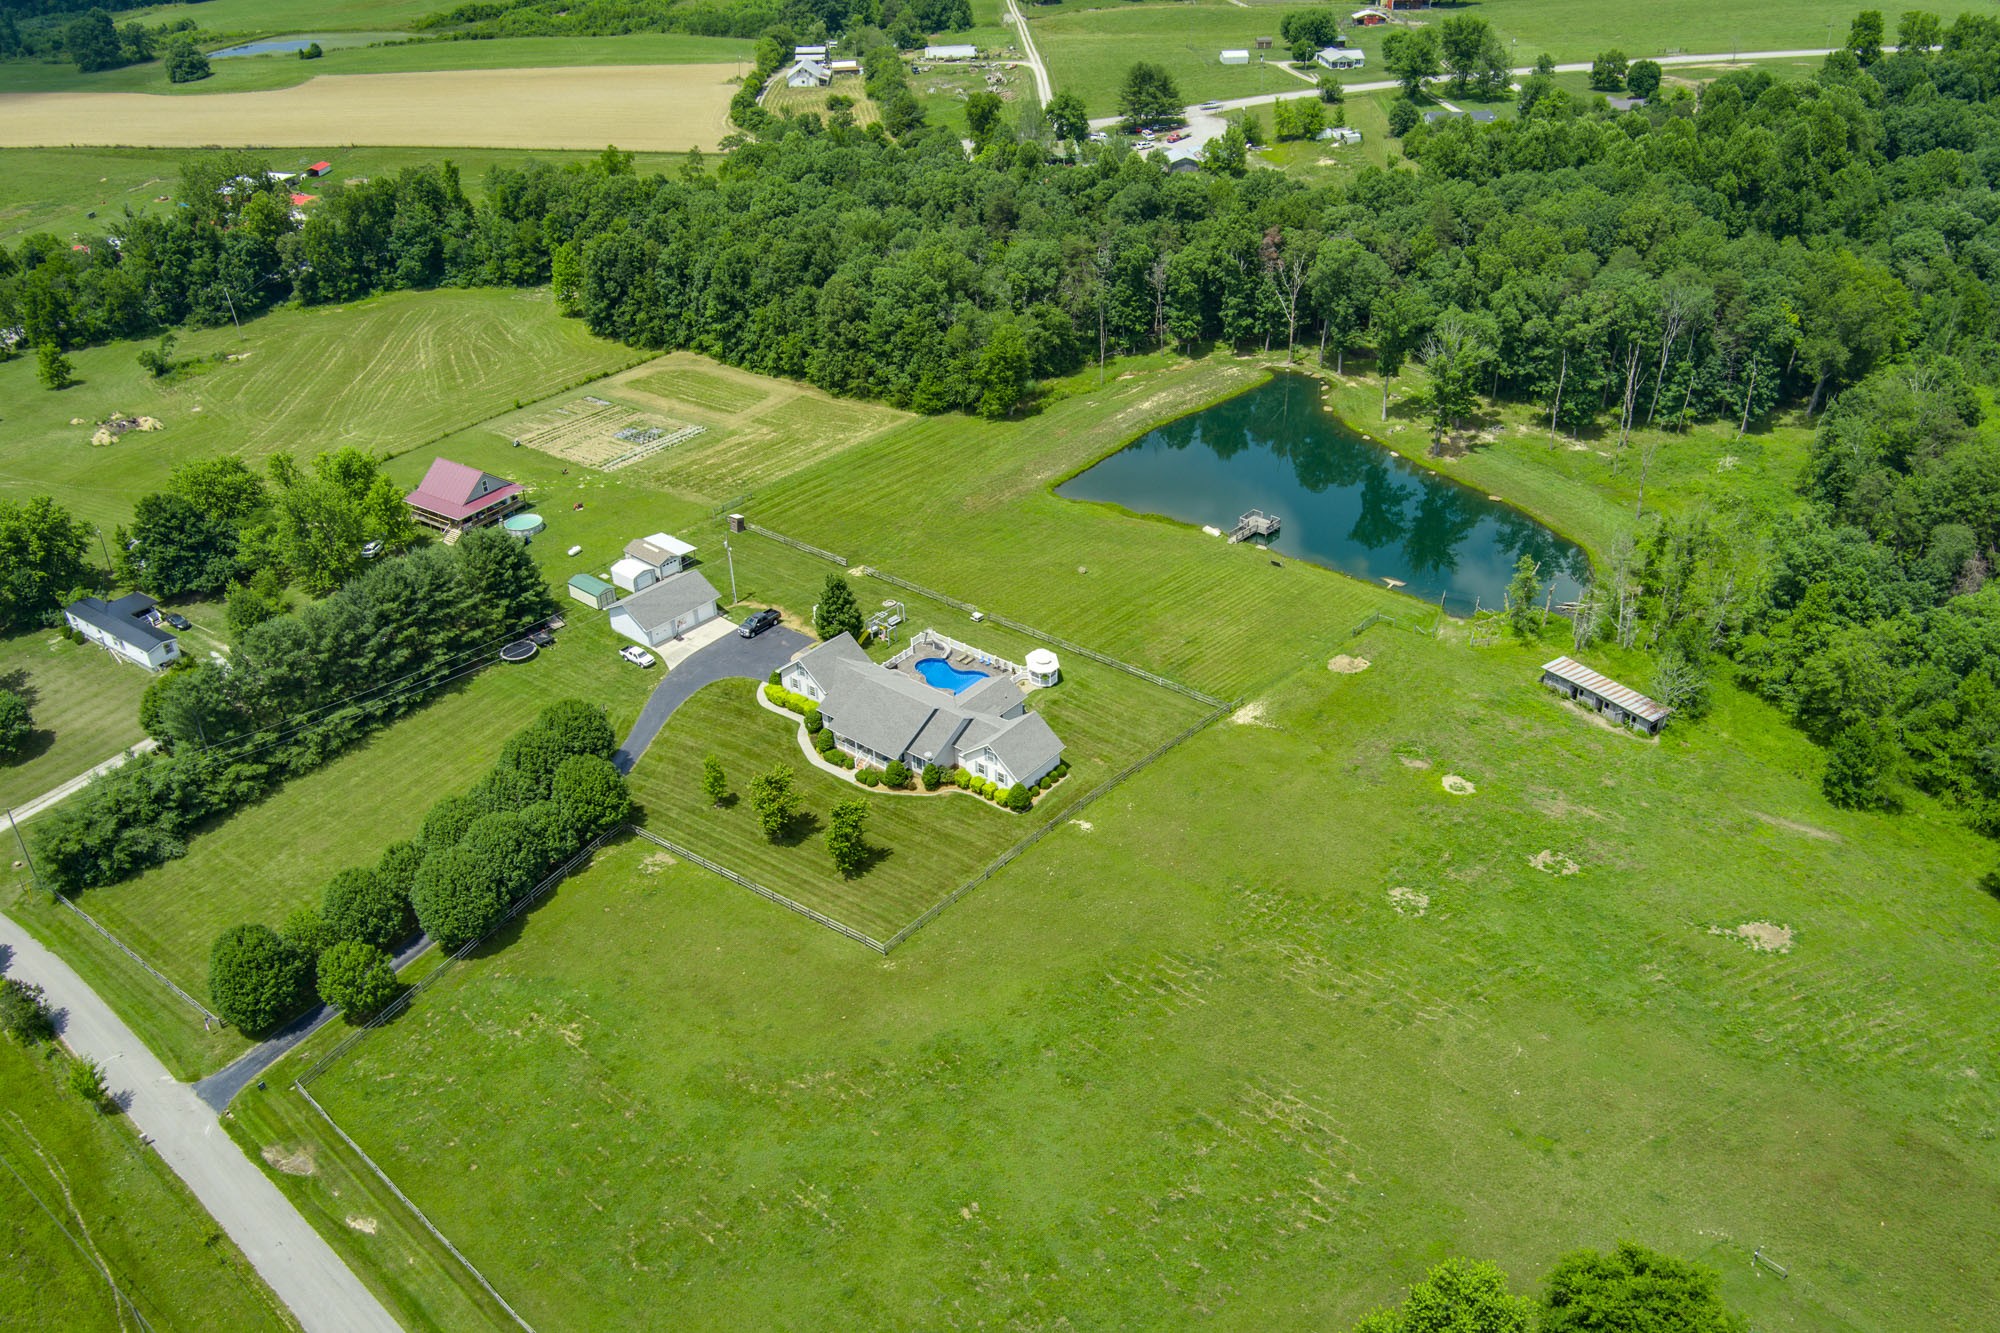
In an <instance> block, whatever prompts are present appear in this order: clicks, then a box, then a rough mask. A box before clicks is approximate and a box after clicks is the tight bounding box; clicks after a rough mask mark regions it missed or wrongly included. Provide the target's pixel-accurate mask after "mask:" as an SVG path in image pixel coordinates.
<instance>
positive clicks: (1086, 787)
mask: <svg viewBox="0 0 2000 1333" xmlns="http://www.w3.org/2000/svg"><path fill="white" fill-rule="evenodd" d="M774 546H775V544H773V543H761V544H760V545H759V546H758V547H757V548H753V549H754V552H755V554H756V556H757V557H758V558H759V560H760V562H761V557H762V556H763V555H764V554H765V553H767V552H769V551H771V550H773V549H774ZM776 549H782V548H776ZM751 554H752V552H750V551H746V557H748V556H750V555H751ZM743 563H744V564H745V565H749V564H750V563H751V560H750V559H749V558H746V559H745V560H744V561H743ZM857 582H861V583H862V586H861V587H860V588H859V589H858V591H859V592H860V593H861V595H862V596H863V597H864V598H868V597H870V596H871V595H872V594H874V593H875V592H877V591H882V592H892V593H897V594H898V595H899V596H900V595H901V594H900V590H897V589H893V588H887V587H884V586H882V585H879V584H871V583H866V582H865V581H857ZM807 595H809V594H807ZM769 600H772V601H777V602H780V603H781V604H782V603H783V601H784V600H785V599H780V598H772V599H769ZM909 600H912V601H917V602H918V604H917V605H915V606H911V608H910V611H911V617H912V618H911V621H910V628H912V629H918V628H922V627H924V626H926V625H929V624H933V623H936V622H938V621H939V620H942V619H943V617H941V616H937V615H933V614H930V613H927V612H926V611H924V610H923V609H921V607H922V604H921V601H920V600H918V599H909ZM792 605H798V602H797V601H793V602H792ZM938 628H940V629H943V630H944V631H945V632H946V633H948V634H950V635H951V636H952V637H954V638H960V639H964V640H965V641H967V642H970V643H974V644H976V645H977V646H978V647H980V648H982V649H985V650H987V651H989V652H993V653H997V654H1000V655H1002V656H1008V657H1011V658H1013V659H1015V660H1018V659H1019V657H1020V656H1021V655H1022V653H1024V652H1025V650H1026V646H1027V645H1028V643H1029V641H1028V640H1026V639H1023V638H1022V637H1021V636H1018V635H1015V634H1011V633H1008V632H1006V631H1002V630H999V629H998V628H997V627H995V626H989V625H970V624H968V623H966V622H965V620H964V617H963V616H953V617H952V618H951V621H949V622H946V623H944V624H939V625H938ZM755 696H756V687H755V686H753V685H752V684H751V683H750V682H748V681H724V682H719V683H717V684H714V685H710V686H707V687H706V688H704V689H703V690H702V691H701V692H700V693H698V694H696V695H695V696H694V698H692V699H690V700H689V701H688V702H687V703H685V704H683V705H681V708H680V710H679V711H678V712H676V713H675V714H674V716H673V718H672V720H671V721H669V722H668V723H667V726H666V729H665V730H664V731H662V732H661V734H660V737H659V739H657V740H655V741H654V742H653V745H652V748H651V749H649V750H648V751H647V752H646V755H645V757H644V758H643V759H642V760H640V762H639V764H638V766H637V767H636V768H635V769H634V770H633V773H632V794H633V798H634V800H635V801H636V802H637V804H638V805H639V806H640V807H641V809H642V810H643V812H644V817H643V820H642V822H643V823H644V824H645V826H646V827H647V828H649V829H652V830H653V831H654V832H656V833H658V834H659V835H660V836H662V837H664V838H668V839H670V840H672V841H674V842H677V843H679V844H680V845H682V846H684V847H687V848H689V849H690V850H692V851H695V852H699V853H701V854H702V855H704V856H706V857H708V858H709V859H711V860H713V861H716V862H719V863H720V864H722V865H725V866H727V867H729V868H730V869H731V870H735V871H737V872H739V873H741V874H743V875H746V876H748V877H749V878H750V879H752V880H754V881H756V882H758V883H760V884H762V885H763V886H764V887H766V888H769V889H775V890H777V891H778V892H779V893H782V894H784V895H785V896H786V897H788V898H791V899H792V900H794V901H796V902H800V903H803V904H805V905H806V906H807V907H810V908H813V909H814V910H816V911H819V912H823V913H825V914H826V915H827V916H830V917H832V918H833V919H834V920H836V921H839V922H841V923H842V924H844V925H847V926H850V927H852V928H854V929H856V930H859V931H860V932H862V933H863V934H865V935H867V936H869V937H871V938H873V939H876V940H884V941H886V940H888V939H889V938H890V937H891V936H893V935H894V934H895V933H896V932H897V931H898V930H900V929H902V928H903V927H904V926H907V925H909V924H910V923H911V922H912V921H914V920H915V919H916V918H917V917H919V916H921V915H922V914H923V913H924V912H925V911H926V910H927V909H929V908H930V907H932V906H933V905H935V904H936V903H937V902H939V901H940V900H942V899H943V898H944V897H946V895H948V894H950V893H951V892H952V891H954V890H956V889H957V888H959V886H961V885H962V884H964V883H966V882H967V881H968V880H969V879H971V878H972V877H973V876H974V875H975V874H977V873H978V872H979V871H980V870H981V869H982V868H984V867H985V866H987V865H988V864H990V863H991V862H992V861H993V859H994V858H995V857H996V856H998V855H999V854H1000V853H1001V852H1003V851H1005V850H1006V849H1007V848H1008V847H1010V846H1012V845H1013V844H1014V843H1016V842H1019V841H1020V840H1021V839H1022V838H1024V837H1026V836H1027V835H1028V834H1029V833H1031V832H1032V831H1033V830H1034V829H1036V828H1037V827H1039V826H1041V825H1044V824H1047V823H1049V822H1051V821H1052V820H1059V819H1061V818H1062V817H1063V812H1064V811H1065V810H1066V809H1068V807H1069V806H1071V805H1072V804H1074V803H1075V802H1076V801H1077V800H1078V799H1080V798H1081V797H1083V796H1084V795H1086V794H1088V793H1089V792H1090V791H1091V790H1092V789H1093V788H1095V787H1097V786H1099V785H1100V784H1101V783H1103V782H1105V781H1106V780H1107V779H1109V778H1110V777H1112V776H1113V775H1114V774H1116V773H1117V772H1119V771H1120V770H1121V769H1123V768H1124V767H1125V766H1126V765H1128V764H1131V763H1133V762H1135V761H1136V760H1138V759H1139V758H1141V757H1142V756H1144V755H1145V754H1146V753H1147V752H1148V751H1150V750H1152V749H1153V748H1154V747H1155V746H1157V745H1160V744H1162V743H1164V742H1165V741H1167V740H1169V739H1170V738H1172V737H1173V736H1174V735H1175V734H1176V733H1178V732H1180V731H1182V730H1184V729H1186V728H1187V727H1190V726H1192V725H1194V723H1195V722H1196V721H1198V720H1199V719H1200V718H1201V717H1202V716H1203V715H1204V714H1205V713H1207V712H1209V711H1211V710H1209V709H1207V708H1205V707H1204V706H1202V705H1200V704H1197V703H1196V702H1195V701H1193V700H1191V699H1187V698H1185V697H1183V696H1181V695H1178V694H1174V693H1171V692H1170V691H1167V690H1163V689H1161V688H1159V687H1158V686H1155V685H1149V684H1146V683H1145V682H1143V681H1140V680H1138V679H1136V678H1134V677H1130V676H1126V675H1124V674H1123V673H1120V672H1116V671H1114V670H1113V669H1112V668H1109V667H1104V666H1100V665H1098V664H1097V663H1095V662H1090V661H1085V660H1078V659H1076V658H1075V657H1074V655H1072V657H1071V659H1070V660H1068V661H1066V662H1065V663H1064V677H1063V681H1062V683H1061V684H1060V685H1057V686H1056V687H1055V688H1053V689H1050V690H1037V691H1034V692H1033V693H1031V694H1030V695H1029V696H1028V699H1029V705H1030V707H1031V708H1033V709H1034V711H1036V712H1038V713H1040V714H1041V715H1042V716H1043V717H1044V718H1046V719H1047V721H1048V723H1049V725H1050V726H1051V727H1053V728H1054V729H1055V731H1056V734H1057V735H1058V736H1060V737H1061V738H1062V740H1063V744H1064V747H1065V754H1064V757H1065V758H1066V759H1067V760H1068V762H1069V764H1070V769H1071V771H1070V774H1069V776H1068V777H1066V778H1064V779H1063V780H1062V781H1061V782H1059V783H1057V784H1056V785H1055V786H1054V787H1052V788H1051V789H1050V790H1049V791H1047V792H1046V793H1044V794H1043V795H1042V797H1041V798H1040V799H1039V800H1038V801H1037V802H1036V803H1035V808H1034V809H1033V810H1032V811H1030V812H1029V813H1027V814H1024V815H1016V814H1013V813H1011V812H1009V811H1006V810H1003V809H1001V808H1000V807H999V806H997V805H994V804H993V803H992V802H990V801H987V800H985V799H984V798H981V797H977V796H973V795H970V794H968V793H963V792H956V791H954V792H953V793H952V794H950V795H933V796H910V795H894V794H891V793H889V792H886V791H881V790H875V791H870V790H868V789H867V788H863V787H859V786H856V785H855V784H853V783H851V782H847V781H843V780H842V779H839V778H836V777H833V776H832V775H831V774H828V773H824V772H822V771H820V770H819V769H818V768H815V767H813V765H812V764H811V762H810V761H809V760H807V758H806V757H805V756H804V755H803V754H802V753H801V752H800V747H799V740H798V725H797V723H795V722H791V721H788V720H786V719H784V718H781V717H779V716H777V715H775V714H772V713H770V712H768V711H766V710H765V709H764V708H762V707H761V706H760V705H759V704H758V702H757V700H756V697H755ZM709 754H714V755H716V756H717V757H719V758H720V759H721V761H722V771H723V772H724V773H725V774H726V775H728V777H729V780H730V783H731V789H732V791H734V792H735V794H736V799H735V800H734V801H730V802H726V803H725V804H724V805H722V806H720V807H718V806H715V805H712V804H711V803H710V802H708V801H707V800H705V799H703V798H702V795H701V791H700V775H701V767H702V760H703V758H704V756H706V755H709ZM779 764H788V765H790V766H791V767H792V768H793V769H794V770H795V771H796V772H797V774H798V783H799V790H800V795H801V796H802V797H803V798H804V801H803V806H802V813H801V816H800V818H799V819H798V820H797V821H796V822H795V823H794V824H793V826H792V827H791V829H789V830H788V831H787V833H786V835H785V836H784V837H783V838H782V839H780V840H779V841H778V842H775V843H773V842H771V841H769V840H767V839H766V838H765V837H764V834H763V830H762V828H761V827H760V826H759V824H758V822H757V816H756V813H755V811H754V810H752V809H751V806H750V800H749V791H750V782H751V779H752V778H754V777H756V776H757V775H758V774H760V773H765V772H769V771H770V770H771V769H772V768H773V767H774V766H776V765H779ZM857 795H858V796H861V797H863V798H864V799H865V800H866V801H867V802H868V834H867V841H868V843H869V845H870V846H871V847H873V848H875V849H877V853H878V859H877V860H876V861H875V862H874V863H873V864H872V865H871V866H870V868H869V869H868V870H867V871H866V873H864V874H862V875H859V876H857V877H856V878H854V879H851V880H843V879H842V878H841V877H840V876H839V875H837V874H835V873H834V872H833V869H832V867H831V866H830V865H829V863H828V861H827V857H826V847H825V844H824V841H823V840H822V839H821V838H820V837H819V836H818V835H819V834H820V833H821V832H822V831H824V829H825V827H826V818H827V813H828V811H829V809H830V808H831V807H832V805H833V803H834V802H836V801H840V800H845V799H848V798H850V797H853V796H857Z"/></svg>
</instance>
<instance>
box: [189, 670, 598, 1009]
mask: <svg viewBox="0 0 2000 1333" xmlns="http://www.w3.org/2000/svg"><path fill="white" fill-rule="evenodd" d="M616 744H617V739H616V737H615V735H614V734H613V732H612V730H611V723H610V722H609V720H608V719H606V717H605V715H604V710H603V709H601V708H599V707H597V706H596V705H595V704H589V703H585V702H583V701H582V700H578V699H565V700H563V701H561V702H558V703H555V704H551V705H550V706H549V707H548V708H546V709H544V710H543V711H542V714H541V716H540V717H539V718H537V719H536V721H535V723H534V725H532V726H530V727H528V728H527V729H526V730H524V731H522V732H521V733H519V734H518V735H516V736H515V737H514V738H513V739H512V740H510V741H508V742H507V745H506V748H505V749H503V750H502V751H501V753H500V758H499V759H498V760H497V761H496V762H495V763H494V765H493V767H492V769H491V770H490V771H488V773H487V774H486V776H485V777H484V778H483V779H481V780H480V782H479V784H478V785H477V786H475V787H474V788H473V789H472V790H471V791H469V792H466V793H465V794H463V795H460V796H447V797H445V798H444V799H442V800H440V801H439V802H438V803H437V804H435V805H433V806H432V807H431V809H430V813H429V814H427V815H426V816H425V817H424V822H423V826H422V828H421V829H420V830H419V832H418V835H417V837H416V839H415V840H413V841H404V842H397V843H393V844H391V845H390V846H389V847H388V848H387V849H385V850H384V851H383V853H382V856H381V858H380V860H378V861H377V862H376V864H375V865H374V867H373V868H372V869H370V868H367V867H358V866H357V867H349V868H347V869H345V870H342V871H340V872H339V873H338V874H336V875H334V877H333V878H332V879H331V880H330V881H328V883H327V885H326V889H325V891H324V893H323V895H322V897H321V901H320V905H319V906H318V907H314V906H312V905H311V904H306V905H304V906H301V907H299V908H297V909H295V910H294V911H293V912H292V914H291V915H290V916H289V917H288V918H286V920H285V923H284V925H283V926H282V927H281V928H280V929H278V930H272V929H271V928H270V927H269V926H265V925H256V924H251V925H240V926H233V927H231V928H230V929H228V930H225V931H224V932H222V934H221V935H220V936H218V937H217V938H216V941H215V946H214V949H213V950H212V952H211V954H210V958H209V982H208V985H209V995H210V997H211V999H212V1000H213V1002H214V1004H215V1006H216V1010H217V1011H218V1012H219V1013H220V1014H221V1015H222V1016H223V1017H224V1018H226V1019H228V1020H229V1021H230V1022H231V1023H233V1024H235V1025H236V1026H237V1027H238V1028H239V1029H241V1030H242V1031H243V1032H245V1033H247V1034H250V1035H257V1034H260V1033H264V1032H268V1031H270V1030H271V1029H273V1028H275V1027H277V1026H278V1025H279V1024H280V1023H282V1022H283V1021H284V1020H285V1019H287V1018H289V1017H291V1016H292V1015H293V1014H295V1013H297V1012H298V1011H299V1010H300V1009H301V1008H303V1007H304V1006H305V1005H307V1004H309V1003H310V1002H311V998H312V996H313V995H314V994H315V993H317V995H318V997H319V999H320V1000H322V1001H324V1002H325V1003H327V1004H329V1005H331V1006H333V1007H334V1008H336V1009H340V1010H342V1011H344V1012H345V1013H347V1014H348V1015H349V1016H350V1017H351V1018H356V1019H359V1018H363V1017H366V1016H367V1015H369V1014H372V1013H374V1012H376V1011H377V1010H378V1009H380V1008H381V1007H382V1006H383V1005H384V1004H386V1003H387V1002H388V1001H389V1000H390V999H391V998H393V997H394V995H395V994H396V990H397V982H396V977H395V973H394V970H393V969H392V967H391V966H390V959H389V953H388V950H389V949H390V948H392V947H393V946H394V945H396V944H397V943H399V942H401V941H403V940H405V939H407V938H408V937H409V935H410V932H411V927H412V924H413V923H414V924H415V925H417V926H421V927H422V928H423V930H424V932H425V933H426V934H428V935H429V936H430V937H431V939H433V940H434V941H436V942H437V943H438V944H440V945H442V946H443V947H444V948H446V949H457V948H459V947H461V946H463V945H465V944H468V943H470V942H472V941H473V940H477V939H479V938H481V937H482V936H484V935H485V934H486V933H487V932H488V931H490V930H492V929H493V927H494V926H496V925H498V924H499V922H500V920H501V919H502V918H503V917H504V916H505V914H506V912H507V910H508V909H509V908H510V907H512V906H513V905H514V904H515V903H516V902H518V901H519V900H520V899H521V897H522V895H524V894H526V893H527V892H528V891H529V890H530V889H532V888H533V887H534V886H535V885H536V884H537V883H539V882H540V881H541V879H542V878H543V876H545V875H546V874H547V873H548V872H549V871H550V870H551V869H552V868H554V867H555V866H557V865H560V864H561V863H562V862H564V861H566V860H568V859H569V858H570V857H571V856H573V855H574V854H575V853H576V851H577V849H578V848H580V847H582V846H583V845H584V844H585V843H587V842H589V841H590V840H591V839H592V838H594V837H596V836H598V835H599V834H601V833H604V832H606V831H607V830H610V829H613V828H616V827H617V826H618V825H619V824H622V823H623V822H625V820H626V818H627V817H628V816H629V815H630V814H631V809H632V801H631V796H630V794H629V793H628V792H627V790H626V787H625V779H624V777H623V776H622V775H621V774H620V773H619V772H618V770H617V769H616V768H614V767H613V766H612V764H611V760H610V755H611V752H612V749H613V748H614V747H615V746H616Z"/></svg>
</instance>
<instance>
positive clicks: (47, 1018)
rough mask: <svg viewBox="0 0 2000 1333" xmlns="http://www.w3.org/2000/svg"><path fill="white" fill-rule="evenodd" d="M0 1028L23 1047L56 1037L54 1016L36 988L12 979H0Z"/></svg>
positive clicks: (40, 991)
mask: <svg viewBox="0 0 2000 1333" xmlns="http://www.w3.org/2000/svg"><path fill="white" fill-rule="evenodd" d="M0 1029H5V1031H6V1033H7V1035H8V1036H10V1037H12V1038H13V1039H14V1040H15V1041H18V1042H20V1043H21V1044H22V1045H23V1046H33V1045H35V1044H36V1043H37V1042H44V1041H47V1040H48V1039H49V1038H51V1037H53V1036H55V1035H56V1020H55V1015H54V1014H52V1013H50V1012H49V1004H48V1001H47V1000H45V999H44V998H43V997H42V988H41V987H40V986H35V985H30V984H29V983H28V982H25V981H16V980H14V978H12V977H0Z"/></svg>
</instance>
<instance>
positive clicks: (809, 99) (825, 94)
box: [764, 71, 882, 129]
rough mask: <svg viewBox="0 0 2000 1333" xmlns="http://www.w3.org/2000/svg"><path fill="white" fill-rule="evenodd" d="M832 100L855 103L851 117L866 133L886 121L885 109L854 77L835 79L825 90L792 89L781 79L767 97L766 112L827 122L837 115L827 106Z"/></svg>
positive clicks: (851, 108) (767, 93)
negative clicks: (884, 117) (877, 103)
mask: <svg viewBox="0 0 2000 1333" xmlns="http://www.w3.org/2000/svg"><path fill="white" fill-rule="evenodd" d="M782 73H783V71H780V75H782ZM830 97H845V98H847V99H848V100H849V101H851V102H853V103H854V105H853V106H852V107H849V108H848V112H847V114H849V115H850V116H852V117H854V123H855V124H856V125H859V126H861V127H862V128H864V129H865V128H867V127H868V126H870V125H873V124H874V123H875V122H876V121H878V120H880V119H882V108H881V107H879V106H877V105H875V101H874V99H873V98H871V97H869V96H868V94H867V92H866V91H865V90H864V88H863V87H862V82H861V80H860V79H859V78H855V77H851V76H850V77H843V78H839V79H835V80H834V81H833V82H832V83H830V84H828V85H827V86H826V87H824V88H792V87H788V86H786V84H785V81H784V79H783V78H782V77H780V78H778V79H776V80H774V81H773V83H772V85H771V88H770V89H769V91H767V92H766V93H765V94H764V109H765V110H766V111H769V112H770V113H771V114H772V115H774V116H804V115H814V116H818V117H819V118H820V119H821V120H822V121H824V120H826V119H828V118H829V117H830V116H831V115H832V114H833V113H832V112H831V111H829V110H828V109H827V105H826V103H827V99H828V98H830Z"/></svg>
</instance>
